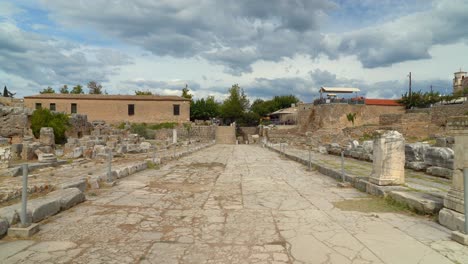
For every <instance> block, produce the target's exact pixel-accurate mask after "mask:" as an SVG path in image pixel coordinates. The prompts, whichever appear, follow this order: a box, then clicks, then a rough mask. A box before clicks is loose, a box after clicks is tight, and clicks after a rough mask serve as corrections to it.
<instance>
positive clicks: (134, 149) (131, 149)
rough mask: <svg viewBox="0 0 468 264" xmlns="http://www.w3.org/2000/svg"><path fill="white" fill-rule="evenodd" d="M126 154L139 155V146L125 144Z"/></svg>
mask: <svg viewBox="0 0 468 264" xmlns="http://www.w3.org/2000/svg"><path fill="white" fill-rule="evenodd" d="M127 152H129V153H140V152H141V149H140V145H138V144H127Z"/></svg>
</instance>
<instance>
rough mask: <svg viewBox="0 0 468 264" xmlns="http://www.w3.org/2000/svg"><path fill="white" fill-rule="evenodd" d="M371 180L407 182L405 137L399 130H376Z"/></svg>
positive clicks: (382, 182)
mask: <svg viewBox="0 0 468 264" xmlns="http://www.w3.org/2000/svg"><path fill="white" fill-rule="evenodd" d="M369 181H370V182H372V183H374V184H378V185H398V184H404V183H405V139H404V138H403V136H402V135H401V134H400V133H399V132H398V131H382V130H377V131H376V136H375V139H374V153H373V167H372V174H371V175H370V178H369Z"/></svg>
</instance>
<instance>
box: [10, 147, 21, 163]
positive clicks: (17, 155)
mask: <svg viewBox="0 0 468 264" xmlns="http://www.w3.org/2000/svg"><path fill="white" fill-rule="evenodd" d="M10 147H11V158H12V159H13V160H16V159H21V152H22V151H23V144H11V146H10Z"/></svg>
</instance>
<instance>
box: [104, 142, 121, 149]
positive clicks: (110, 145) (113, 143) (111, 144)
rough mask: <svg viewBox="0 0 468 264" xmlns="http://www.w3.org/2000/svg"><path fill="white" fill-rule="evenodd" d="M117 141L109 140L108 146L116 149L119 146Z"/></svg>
mask: <svg viewBox="0 0 468 264" xmlns="http://www.w3.org/2000/svg"><path fill="white" fill-rule="evenodd" d="M117 144H118V142H117V141H107V142H106V146H107V147H108V148H110V149H115V148H116V147H117Z"/></svg>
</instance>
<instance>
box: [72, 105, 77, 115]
mask: <svg viewBox="0 0 468 264" xmlns="http://www.w3.org/2000/svg"><path fill="white" fill-rule="evenodd" d="M71 113H72V114H76V113H77V107H76V104H71Z"/></svg>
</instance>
